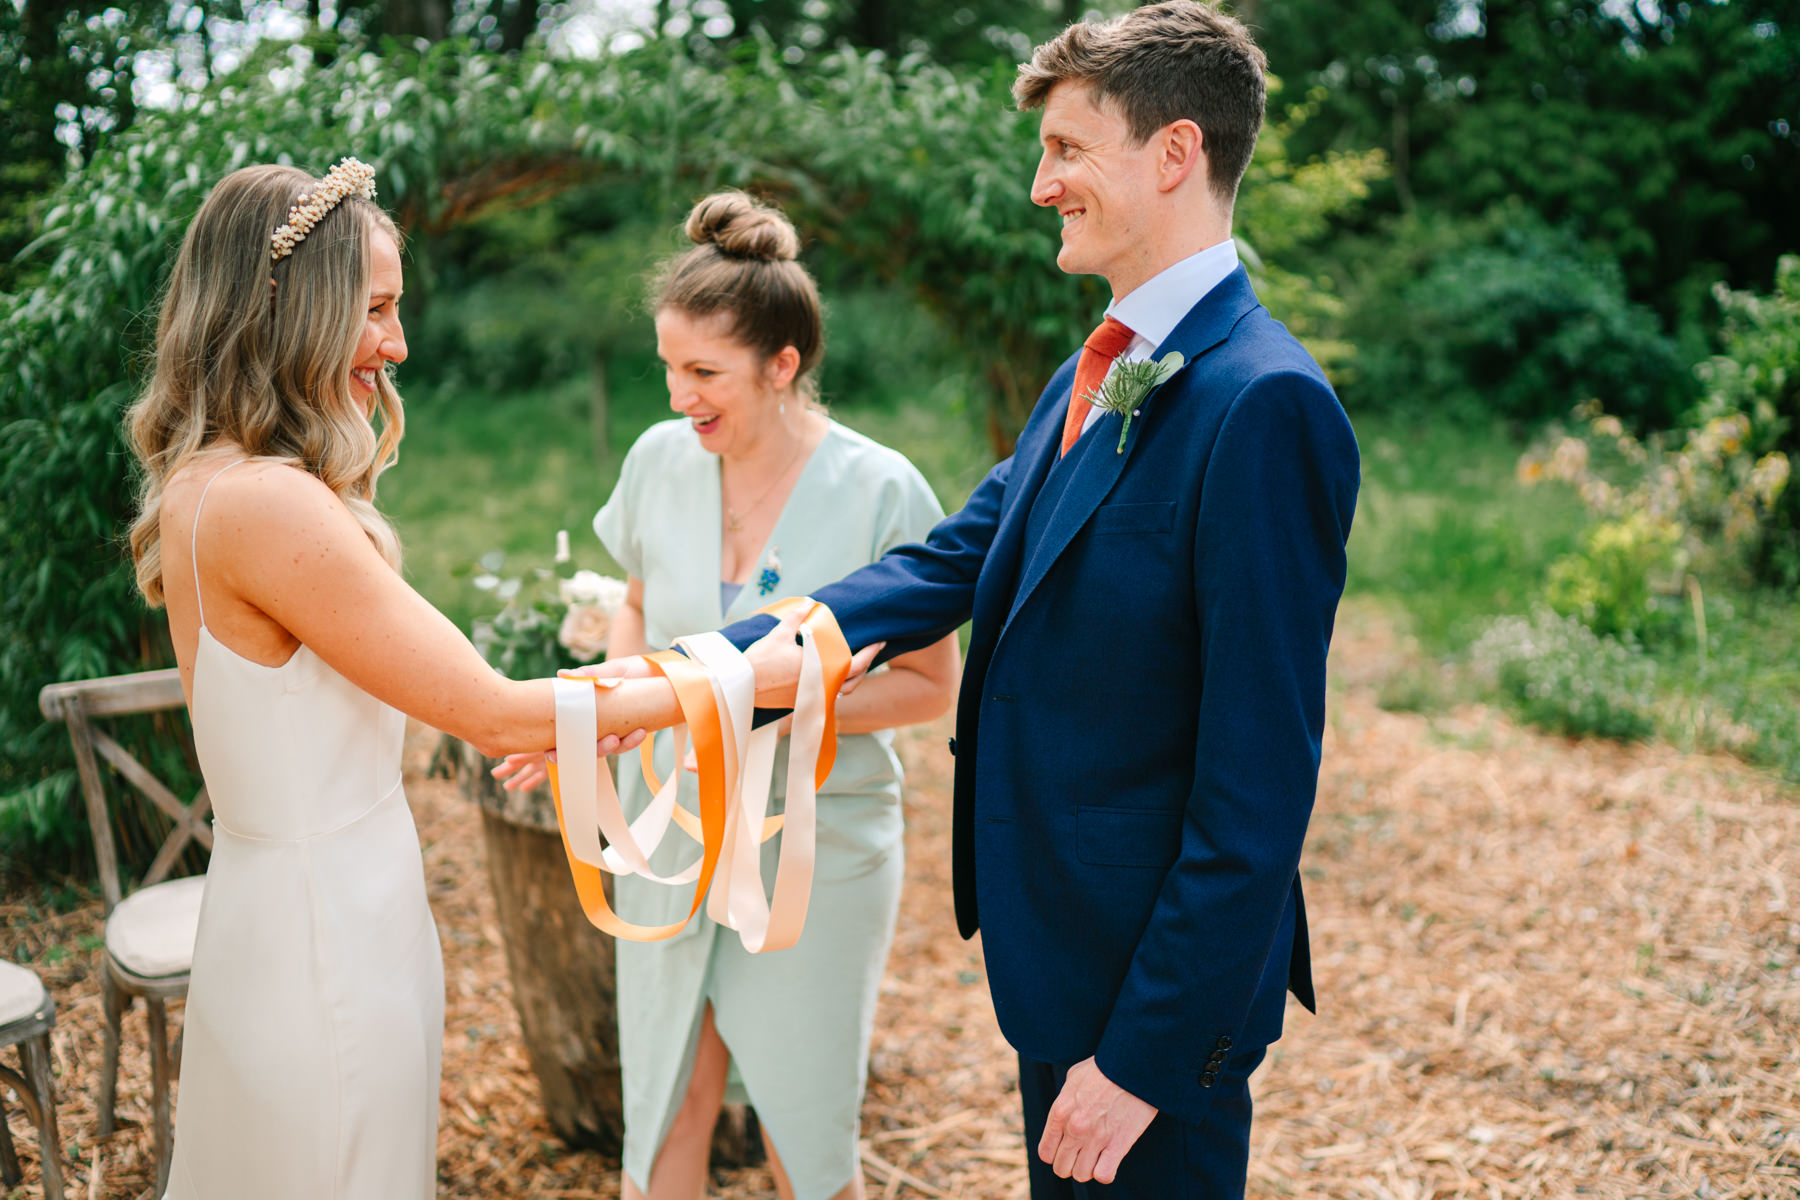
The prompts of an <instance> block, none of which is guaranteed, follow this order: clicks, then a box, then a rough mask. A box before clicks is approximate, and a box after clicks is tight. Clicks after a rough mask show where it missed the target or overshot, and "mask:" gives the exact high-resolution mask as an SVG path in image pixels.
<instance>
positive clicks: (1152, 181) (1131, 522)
mask: <svg viewBox="0 0 1800 1200" xmlns="http://www.w3.org/2000/svg"><path fill="white" fill-rule="evenodd" d="M1264 66H1265V60H1264V58H1263V54H1262V52H1261V51H1260V50H1259V49H1258V48H1257V47H1256V46H1255V44H1254V43H1252V41H1251V40H1250V37H1249V35H1248V33H1247V32H1246V31H1245V29H1244V27H1243V26H1242V25H1240V24H1239V23H1238V22H1237V21H1235V20H1233V19H1232V18H1230V17H1227V16H1224V15H1222V14H1220V13H1219V12H1217V11H1216V10H1214V9H1212V8H1210V7H1207V6H1205V5H1202V4H1199V3H1193V2H1191V0H1170V2H1168V3H1163V4H1157V5H1153V6H1150V7H1146V8H1140V9H1137V10H1135V11H1133V12H1131V13H1128V14H1127V15H1125V16H1124V17H1121V18H1119V19H1117V20H1114V21H1111V22H1107V23H1104V24H1089V23H1083V24H1078V25H1074V26H1071V27H1070V28H1069V29H1068V30H1066V31H1065V32H1064V33H1063V34H1062V35H1061V36H1060V37H1058V38H1056V39H1055V40H1054V41H1052V42H1050V43H1048V44H1046V45H1044V46H1041V47H1039V48H1038V50H1037V52H1036V53H1035V54H1034V55H1033V56H1032V60H1031V62H1030V63H1029V64H1027V65H1025V66H1023V67H1021V68H1020V72H1019V79H1018V81H1017V83H1016V84H1015V85H1014V88H1013V92H1014V96H1015V97H1016V98H1017V100H1018V102H1019V105H1020V107H1021V108H1024V109H1042V110H1043V118H1042V125H1041V131H1040V139H1041V141H1042V144H1043V157H1042V160H1041V161H1040V163H1039V165H1038V170H1037V177H1036V179H1034V180H1033V182H1032V187H1031V199H1032V200H1033V202H1034V203H1037V204H1040V205H1043V206H1045V207H1048V208H1055V209H1056V210H1057V212H1058V214H1060V216H1061V219H1062V250H1061V252H1060V253H1059V254H1058V255H1057V265H1058V266H1059V267H1061V268H1062V269H1063V270H1064V271H1067V272H1071V273H1080V274H1092V275H1099V276H1102V277H1103V278H1104V279H1105V280H1106V281H1107V282H1108V283H1109V284H1110V285H1111V286H1112V293H1113V302H1112V304H1111V305H1110V306H1109V307H1108V309H1107V312H1106V314H1105V317H1106V319H1105V320H1104V321H1103V322H1101V325H1100V327H1099V328H1098V329H1096V330H1095V331H1094V333H1093V335H1092V336H1091V337H1089V338H1088V340H1087V343H1086V345H1085V347H1083V348H1082V349H1081V350H1080V351H1079V352H1078V353H1077V354H1075V355H1072V356H1071V357H1070V358H1069V359H1068V360H1067V361H1066V362H1064V363H1063V365H1062V366H1061V368H1060V369H1058V370H1057V372H1056V374H1055V375H1054V376H1052V377H1051V379H1050V383H1049V386H1048V387H1046V388H1045V389H1044V393H1043V396H1042V397H1041V399H1040V400H1039V402H1038V405H1037V408H1036V410H1035V411H1034V412H1033V413H1032V416H1031V419H1030V421H1029V422H1028V423H1027V424H1026V426H1025V429H1024V432H1023V433H1022V434H1021V435H1020V437H1019V441H1018V447H1017V450H1016V452H1015V453H1014V454H1013V456H1012V457H1011V458H1010V459H1008V460H1007V461H1005V462H1002V463H1001V464H1000V465H998V466H997V467H995V468H994V469H993V471H992V472H990V473H989V475H988V476H987V478H986V479H985V480H983V481H982V483H981V484H980V486H978V487H977V488H976V489H975V492H974V494H973V495H972V496H970V498H969V501H968V504H967V505H966V506H965V507H964V508H963V509H962V511H961V512H958V513H956V514H955V515H953V516H951V517H948V518H946V519H945V520H944V521H943V522H942V523H941V524H940V525H938V526H937V528H936V529H934V530H933V531H932V533H931V535H930V537H929V539H928V540H927V541H926V542H925V543H924V544H922V545H910V546H904V547H901V548H899V549H897V550H895V551H893V552H892V553H890V554H888V555H887V556H886V557H885V558H883V559H881V560H880V561H879V562H876V563H875V564H873V565H871V566H869V567H866V568H864V569H863V570H860V571H858V572H856V573H855V574H853V575H851V576H849V577H848V578H846V579H844V580H843V581H841V582H839V583H837V584H834V585H832V586H831V587H828V588H826V589H824V590H822V591H820V592H819V593H817V597H816V598H817V599H819V600H821V601H823V602H825V603H826V604H828V605H830V606H831V609H832V611H833V612H834V613H835V614H836V615H837V618H838V621H839V623H840V624H841V626H842V628H843V630H844V633H845V634H846V636H847V637H848V639H849V641H850V643H851V645H852V646H856V647H860V646H864V645H867V644H870V643H872V642H876V641H880V640H884V639H885V640H886V641H887V643H888V647H887V651H886V652H887V653H889V654H892V653H895V652H898V651H902V650H906V649H910V648H913V647H917V646H922V645H925V644H927V643H929V642H931V641H933V640H935V639H937V638H939V637H942V636H943V635H944V634H945V633H946V632H948V631H950V630H953V629H955V628H956V627H957V626H959V625H960V624H961V623H962V622H964V621H965V620H970V619H972V620H973V622H974V625H973V634H972V636H971V639H970V645H969V659H968V666H967V668H966V670H965V672H964V675H963V680H962V692H961V702H960V704H959V706H958V710H957V718H956V737H955V738H954V739H952V741H951V743H950V750H951V753H952V754H954V755H955V756H956V785H955V796H956V799H955V805H956V809H955V863H954V878H955V889H956V897H955V899H956V916H957V923H958V926H959V927H960V929H961V931H962V934H963V936H964V937H969V936H972V935H973V934H974V933H975V931H976V929H977V928H979V929H981V930H982V932H983V937H984V948H985V952H986V957H987V967H988V975H989V980H990V984H991V987H992V990H993V998H994V1008H995V1011H996V1013H997V1014H998V1016H999V1021H1000V1027H1001V1029H1002V1031H1003V1032H1004V1033H1005V1034H1006V1037H1007V1040H1008V1041H1010V1042H1011V1043H1012V1045H1013V1046H1014V1047H1015V1048H1016V1049H1017V1050H1018V1052H1019V1076H1020V1079H1019V1088H1020V1093H1021V1096H1022V1099H1023V1102H1024V1109H1025V1125H1026V1136H1027V1140H1028V1146H1031V1147H1034V1148H1035V1151H1036V1153H1035V1154H1032V1155H1029V1157H1030V1160H1031V1191H1032V1196H1033V1197H1034V1198H1036V1200H1048V1198H1051V1197H1058V1198H1061V1197H1101V1196H1105V1197H1131V1198H1133V1200H1174V1198H1178V1197H1202V1196H1204V1197H1209V1198H1211V1197H1222V1196H1239V1195H1241V1194H1242V1193H1243V1189H1244V1179H1245V1172H1246V1168H1247V1162H1248V1154H1249V1149H1248V1146H1249V1136H1250V1090H1249V1078H1250V1074H1251V1072H1252V1071H1254V1070H1255V1069H1256V1067H1257V1065H1258V1063H1260V1062H1261V1060H1262V1058H1263V1054H1264V1051H1265V1049H1266V1047H1267V1046H1268V1045H1269V1043H1271V1042H1273V1041H1274V1040H1275V1039H1276V1038H1277V1037H1279V1036H1280V1033H1281V1022H1282V1012H1283V1007H1284V1002H1285V997H1284V993H1285V992H1286V991H1288V990H1290V989H1291V990H1292V991H1293V992H1294V994H1295V995H1296V996H1297V997H1299V999H1300V1001H1301V1003H1303V1004H1305V1005H1306V1006H1307V1007H1308V1008H1311V1007H1312V1006H1313V992H1312V978H1311V972H1310V969H1309V963H1310V959H1309V956H1308V951H1307V939H1306V911H1305V906H1304V904H1303V902H1302V899H1301V894H1300V877H1299V860H1300V850H1301V843H1302V840H1303V839H1304V837H1305V834H1306V824H1307V819H1308V816H1309V815H1310V813H1311V810H1312V803H1313V792H1314V788H1315V786H1316V783H1317V779H1318V767H1319V741H1320V736H1321V733H1322V731H1323V729H1324V721H1325V652H1326V645H1327V643H1328V642H1329V640H1330V637H1331V627H1332V619H1333V615H1334V613H1335V611H1336V608H1337V601H1338V596H1339V594H1340V593H1341V591H1342V590H1343V586H1344V542H1345V538H1346V537H1347V536H1348V534H1349V532H1350V519H1351V515H1352V512H1353V510H1354V508H1355V503H1356V490H1357V477H1358V467H1357V450H1356V442H1355V439H1354V438H1353V436H1352V435H1351V431H1350V425H1349V422H1348V421H1347V420H1346V419H1345V416H1344V412H1343V410H1342V409H1341V408H1340V407H1339V405H1338V402H1337V399H1336V397H1335V396H1334V395H1333V394H1332V391H1331V388H1330V386H1329V385H1328V384H1327V383H1326V381H1325V376H1324V375H1323V373H1322V372H1321V371H1320V370H1319V368H1318V366H1317V364H1315V363H1314V362H1313V360H1312V359H1311V358H1310V357H1309V356H1308V355H1307V353H1306V351H1305V350H1304V349H1302V348H1301V346H1300V344H1299V343H1298V342H1296V341H1295V340H1294V338H1293V337H1292V336H1291V335H1289V333H1288V332H1287V331H1286V330H1285V329H1284V328H1283V327H1282V326H1281V325H1280V324H1278V323H1277V322H1276V321H1275V320H1274V319H1273V318H1271V317H1270V315H1269V313H1268V312H1267V311H1266V310H1265V309H1264V308H1263V307H1262V306H1261V305H1260V304H1258V303H1257V300H1256V296H1255V294H1254V293H1253V292H1252V291H1251V288H1250V283H1249V281H1248V279H1247V278H1246V276H1245V273H1244V270H1243V268H1242V267H1241V266H1239V264H1238V255H1237V250H1236V247H1235V245H1234V244H1233V242H1232V241H1231V216H1232V205H1233V201H1234V198H1235V196H1236V192H1237V186H1238V181H1239V180H1240V178H1242V176H1243V173H1244V169H1245V167H1246V166H1247V165H1248V163H1249V161H1250V154H1251V151H1252V149H1253V148H1254V146H1255V144H1256V136H1257V131H1258V129H1259V127H1260V126H1261V123H1262V114H1263V95H1264V84H1263V71H1264ZM1170 352H1177V353H1179V355H1180V356H1181V359H1182V361H1183V362H1184V363H1185V366H1183V367H1182V368H1181V369H1180V370H1179V371H1178V372H1177V373H1175V374H1174V375H1173V376H1172V377H1170V378H1169V379H1168V380H1167V381H1166V382H1164V383H1163V384H1161V385H1160V386H1159V387H1156V388H1154V389H1152V390H1150V391H1148V392H1147V394H1144V395H1142V396H1141V397H1139V398H1137V399H1135V400H1132V399H1131V397H1130V396H1129V393H1127V395H1126V400H1127V401H1129V403H1128V404H1127V408H1128V409H1129V410H1130V412H1131V420H1130V423H1129V427H1128V428H1125V429H1122V428H1121V427H1122V425H1124V422H1125V417H1124V416H1123V415H1122V414H1121V413H1119V412H1115V411H1113V410H1112V406H1110V405H1109V406H1106V407H1094V406H1092V405H1090V404H1089V403H1088V402H1087V400H1086V397H1087V396H1088V395H1089V394H1090V393H1091V392H1092V390H1093V389H1094V388H1095V386H1096V385H1097V384H1098V383H1099V382H1100V380H1102V379H1103V378H1105V376H1106V375H1107V373H1108V371H1109V368H1111V369H1116V368H1113V367H1112V364H1113V363H1115V362H1133V361H1139V360H1144V359H1150V358H1155V359H1162V358H1164V356H1166V355H1168V354H1170ZM1117 394H1118V389H1116V388H1115V395H1117ZM1121 435H1123V442H1122V443H1121ZM1121 446H1122V448H1121ZM767 624H768V621H767V619H766V618H764V619H761V620H760V621H751V622H743V623H741V624H739V625H737V626H734V627H733V628H732V629H731V630H730V631H728V632H729V636H731V637H732V639H733V640H734V641H735V642H737V643H738V644H739V645H740V646H741V645H747V644H748V643H749V641H750V640H752V639H753V638H754V637H755V636H756V635H757V634H758V633H759V632H761V631H762V630H764V629H766V627H767Z"/></svg>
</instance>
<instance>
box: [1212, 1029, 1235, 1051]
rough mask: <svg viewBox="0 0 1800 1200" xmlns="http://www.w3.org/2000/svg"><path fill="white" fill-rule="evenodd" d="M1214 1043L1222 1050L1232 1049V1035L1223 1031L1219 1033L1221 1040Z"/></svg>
mask: <svg viewBox="0 0 1800 1200" xmlns="http://www.w3.org/2000/svg"><path fill="white" fill-rule="evenodd" d="M1213 1045H1215V1046H1217V1047H1218V1048H1219V1049H1221V1050H1229V1049H1231V1036H1230V1035H1229V1034H1224V1033H1222V1034H1220V1035H1219V1040H1218V1041H1216V1042H1214V1043H1213Z"/></svg>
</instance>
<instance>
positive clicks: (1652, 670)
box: [1470, 609, 1656, 741]
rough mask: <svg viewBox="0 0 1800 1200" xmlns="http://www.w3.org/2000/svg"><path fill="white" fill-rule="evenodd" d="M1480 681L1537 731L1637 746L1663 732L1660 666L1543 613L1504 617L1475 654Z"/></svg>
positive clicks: (1573, 621)
mask: <svg viewBox="0 0 1800 1200" xmlns="http://www.w3.org/2000/svg"><path fill="white" fill-rule="evenodd" d="M1470 658H1471V660H1472V662H1473V663H1474V666H1475V669H1476V672H1477V675H1478V676H1479V677H1480V678H1481V679H1482V680H1483V681H1484V682H1486V683H1487V684H1488V685H1489V686H1490V687H1492V688H1493V689H1495V690H1496V691H1497V692H1498V693H1499V695H1500V696H1501V697H1502V698H1503V699H1504V700H1505V701H1507V702H1508V703H1509V704H1510V705H1512V706H1513V707H1514V708H1515V709H1517V710H1518V712H1519V714H1520V715H1521V716H1522V717H1524V718H1525V719H1526V720H1527V721H1530V722H1531V723H1532V724H1534V725H1538V726H1541V727H1543V728H1545V729H1548V730H1551V731H1552V732H1554V733H1564V734H1568V735H1570V736H1576V737H1579V736H1583V735H1592V736H1595V737H1608V738H1619V739H1622V740H1628V741H1629V740H1636V739H1640V738H1645V737H1648V736H1650V734H1651V733H1652V732H1654V731H1655V728H1656V719H1655V713H1654V710H1653V708H1652V703H1653V699H1654V697H1655V694H1656V664H1655V662H1653V661H1652V660H1651V659H1649V658H1647V657H1646V656H1645V655H1644V652H1643V651H1642V649H1640V648H1639V647H1638V645H1637V643H1636V642H1635V641H1633V640H1631V639H1630V638H1626V639H1623V640H1621V639H1619V638H1614V637H1602V636H1601V635H1599V634H1596V633H1595V632H1594V631H1593V630H1591V629H1589V628H1588V627H1587V626H1586V625H1584V624H1582V622H1581V621H1580V619H1579V618H1576V617H1572V616H1563V615H1561V614H1558V613H1554V612H1551V611H1549V610H1548V609H1540V610H1538V611H1537V612H1535V613H1533V614H1532V615H1531V616H1530V617H1516V616H1514V617H1499V618H1496V619H1495V620H1494V621H1493V622H1492V623H1491V624H1490V625H1489V626H1488V628H1487V631H1486V632H1485V633H1483V634H1482V635H1481V637H1480V638H1479V639H1478V640H1477V641H1476V642H1475V644H1474V646H1473V647H1472V648H1471V649H1470Z"/></svg>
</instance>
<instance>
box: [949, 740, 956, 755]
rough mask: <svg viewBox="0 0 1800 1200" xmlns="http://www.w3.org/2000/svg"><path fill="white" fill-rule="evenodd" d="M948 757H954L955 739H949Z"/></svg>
mask: <svg viewBox="0 0 1800 1200" xmlns="http://www.w3.org/2000/svg"><path fill="white" fill-rule="evenodd" d="M950 757H951V758H955V757H956V739H955V738H951V739H950Z"/></svg>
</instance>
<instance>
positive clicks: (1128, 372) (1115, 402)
mask: <svg viewBox="0 0 1800 1200" xmlns="http://www.w3.org/2000/svg"><path fill="white" fill-rule="evenodd" d="M1186 361H1187V360H1186V359H1184V358H1182V357H1181V352H1180V351H1179V350H1171V351H1169V352H1168V353H1167V354H1165V355H1163V356H1162V357H1161V358H1159V359H1144V360H1142V361H1141V362H1120V363H1114V364H1113V369H1112V373H1111V374H1109V375H1108V376H1107V377H1106V379H1105V380H1104V381H1103V382H1102V383H1101V384H1100V387H1099V390H1098V391H1094V392H1090V393H1088V403H1089V404H1092V405H1093V406H1094V407H1095V408H1104V409H1105V410H1106V411H1107V412H1111V413H1118V414H1119V415H1120V416H1121V417H1124V418H1125V423H1124V424H1123V425H1122V426H1120V427H1119V448H1118V449H1117V450H1115V451H1113V453H1115V454H1123V453H1125V435H1126V434H1127V433H1129V432H1131V418H1133V417H1135V416H1137V415H1138V405H1139V404H1140V403H1141V402H1142V401H1143V399H1144V397H1145V396H1147V395H1149V394H1150V389H1151V388H1153V387H1155V386H1156V385H1157V384H1159V383H1161V382H1163V381H1164V380H1165V379H1167V378H1168V377H1169V376H1171V375H1173V374H1174V373H1175V372H1177V371H1179V370H1181V367H1182V364H1183V363H1185V362H1186Z"/></svg>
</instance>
